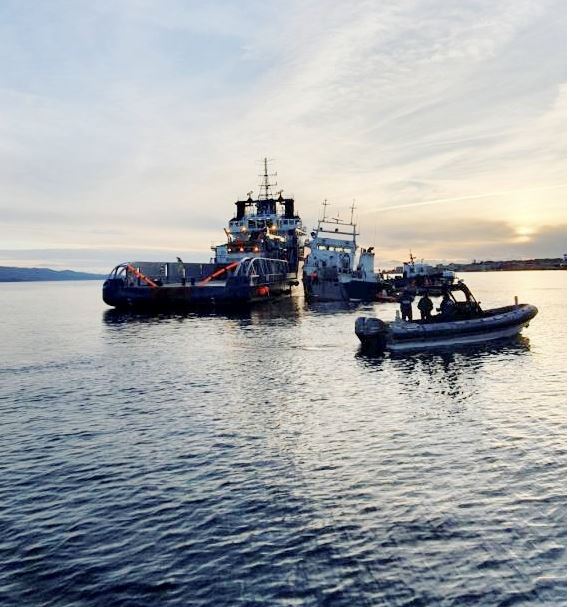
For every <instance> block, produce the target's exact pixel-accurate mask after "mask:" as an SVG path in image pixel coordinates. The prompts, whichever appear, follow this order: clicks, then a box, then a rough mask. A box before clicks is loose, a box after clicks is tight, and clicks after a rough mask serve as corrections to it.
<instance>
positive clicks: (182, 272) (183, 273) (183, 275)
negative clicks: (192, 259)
mask: <svg viewBox="0 0 569 607" xmlns="http://www.w3.org/2000/svg"><path fill="white" fill-rule="evenodd" d="M176 259H177V260H178V274H179V275H180V282H181V283H182V286H183V287H185V286H186V266H185V265H184V262H183V261H182V260H181V258H180V257H176Z"/></svg>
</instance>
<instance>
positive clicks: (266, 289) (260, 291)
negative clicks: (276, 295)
mask: <svg viewBox="0 0 569 607" xmlns="http://www.w3.org/2000/svg"><path fill="white" fill-rule="evenodd" d="M257 295H261V296H262V297H268V296H269V287H267V286H266V285H265V286H262V287H257Z"/></svg>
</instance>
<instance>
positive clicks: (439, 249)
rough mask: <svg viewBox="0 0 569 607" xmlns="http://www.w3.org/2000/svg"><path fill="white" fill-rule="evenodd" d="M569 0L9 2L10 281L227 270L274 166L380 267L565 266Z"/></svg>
mask: <svg viewBox="0 0 569 607" xmlns="http://www.w3.org/2000/svg"><path fill="white" fill-rule="evenodd" d="M565 11H566V8H565V2H563V1H562V0H551V1H549V0H539V1H533V0H501V1H500V2H496V1H495V0H492V1H489V0H488V1H487V0H476V1H474V0H463V1H461V2H456V0H420V1H412V0H393V1H391V0H383V1H382V2H377V1H376V0H369V1H368V0H351V1H350V2H339V1H338V2H334V1H332V0H302V1H301V0H287V1H286V2H285V1H280V0H274V1H271V2H267V1H258V0H239V1H237V0H234V1H232V2H229V1H216V0H212V1H211V2H197V1H192V0H180V1H177V0H162V1H161V2H155V1H149V0H112V1H111V0H98V1H97V2H87V1H86V0H84V1H83V0H51V1H50V2H21V1H20V0H3V2H2V3H0V231H1V232H0V233H1V234H2V237H1V240H0V265H17V266H39V267H52V268H56V269H63V268H71V269H76V270H91V271H99V272H107V271H109V270H110V269H111V268H112V267H113V266H114V265H116V264H118V263H120V262H123V261H126V260H148V261H150V260H173V259H175V256H177V255H180V256H182V257H183V258H184V260H186V261H203V260H207V259H209V257H210V255H211V251H210V247H211V245H212V244H214V243H217V244H219V243H220V242H222V241H223V240H224V238H225V237H224V233H223V227H224V226H225V225H226V223H227V221H228V219H229V218H230V217H231V216H232V215H233V212H234V209H235V207H234V202H235V200H237V199H238V198H242V197H243V196H244V195H246V193H247V192H248V191H250V190H252V189H253V190H257V184H258V182H259V178H258V173H259V172H260V171H261V165H260V160H261V159H262V158H263V157H265V156H268V157H269V158H271V159H273V163H272V167H273V170H276V172H277V180H278V183H279V188H283V189H284V190H285V194H286V195H293V196H294V197H295V198H296V203H297V209H298V211H299V213H300V215H301V216H302V218H303V220H304V222H305V224H306V226H307V228H309V229H310V228H312V227H313V226H314V224H315V222H316V220H317V218H318V216H319V213H320V211H321V203H322V200H323V199H327V200H328V201H329V203H330V204H331V206H330V207H328V208H329V209H330V213H331V214H336V213H339V214H340V216H344V217H347V216H348V214H349V207H350V206H351V204H352V201H354V200H355V202H356V216H357V220H358V224H359V228H360V237H359V242H360V244H361V245H362V246H364V245H365V246H368V245H370V244H373V245H375V247H376V252H377V260H378V262H379V265H380V266H381V267H385V268H387V267H393V265H395V263H400V262H401V261H403V260H404V259H407V257H408V254H409V250H412V251H413V253H414V254H415V255H416V256H417V257H419V258H423V259H426V260H431V261H442V260H446V261H470V260H471V259H512V258H532V257H559V256H561V255H562V254H563V253H565V252H566V249H567V244H566V242H567V241H566V195H567V191H566V167H567V164H566V132H567V130H566V104H567V102H566V58H567V54H566V24H567V19H566V12H565Z"/></svg>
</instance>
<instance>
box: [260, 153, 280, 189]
mask: <svg viewBox="0 0 569 607" xmlns="http://www.w3.org/2000/svg"><path fill="white" fill-rule="evenodd" d="M269 162H271V160H269V158H267V157H266V156H265V158H263V164H264V168H265V171H264V173H263V174H261V175H259V177H261V178H262V181H261V184H260V186H259V200H269V198H272V197H273V192H272V190H271V187H273V186H276V185H277V182H276V180H275V183H271V182H270V180H269V178H270V177H276V176H277V174H276V172H275V173H269Z"/></svg>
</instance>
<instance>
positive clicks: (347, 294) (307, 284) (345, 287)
mask: <svg viewBox="0 0 569 607" xmlns="http://www.w3.org/2000/svg"><path fill="white" fill-rule="evenodd" d="M302 284H303V287H304V295H305V297H306V298H307V299H308V300H309V301H344V302H348V301H354V302H359V301H363V302H370V301H376V300H377V299H378V295H379V294H380V293H382V292H383V291H385V290H389V286H388V285H387V284H382V283H380V282H378V281H368V280H358V279H351V280H342V278H341V277H339V276H338V273H337V272H336V271H335V270H331V269H330V270H328V271H322V270H320V271H319V272H317V273H312V274H306V273H305V274H304V275H303V277H302Z"/></svg>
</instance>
